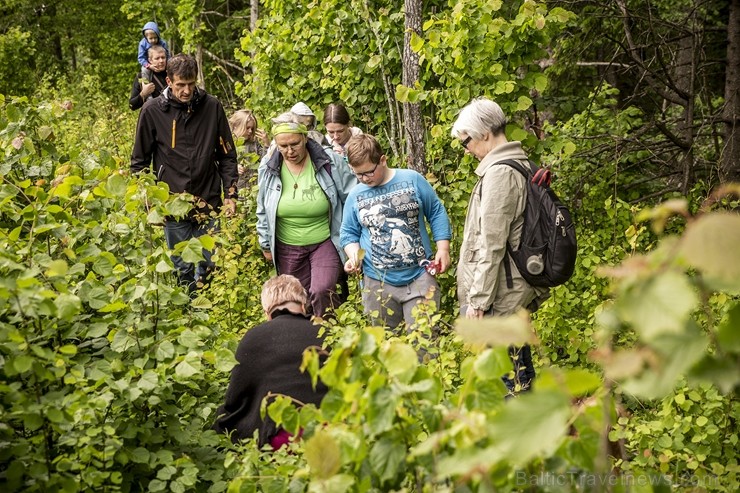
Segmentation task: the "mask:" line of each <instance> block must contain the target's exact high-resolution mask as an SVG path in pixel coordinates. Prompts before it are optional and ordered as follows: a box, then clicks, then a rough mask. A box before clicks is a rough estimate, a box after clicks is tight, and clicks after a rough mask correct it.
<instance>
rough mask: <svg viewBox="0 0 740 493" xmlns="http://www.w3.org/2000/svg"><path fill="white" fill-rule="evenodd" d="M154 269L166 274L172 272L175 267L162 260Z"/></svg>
mask: <svg viewBox="0 0 740 493" xmlns="http://www.w3.org/2000/svg"><path fill="white" fill-rule="evenodd" d="M154 269H155V270H156V271H157V272H159V273H160V274H164V273H166V272H172V270H173V269H174V267H173V266H172V264H171V263H170V262H167V261H166V260H160V261H159V262H158V263H157V266H156V267H155V268H154Z"/></svg>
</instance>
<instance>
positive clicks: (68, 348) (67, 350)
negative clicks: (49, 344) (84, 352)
mask: <svg viewBox="0 0 740 493" xmlns="http://www.w3.org/2000/svg"><path fill="white" fill-rule="evenodd" d="M59 352H60V353H62V354H66V355H68V356H74V355H75V354H77V346H75V345H74V344H65V345H64V346H61V347H60V348H59Z"/></svg>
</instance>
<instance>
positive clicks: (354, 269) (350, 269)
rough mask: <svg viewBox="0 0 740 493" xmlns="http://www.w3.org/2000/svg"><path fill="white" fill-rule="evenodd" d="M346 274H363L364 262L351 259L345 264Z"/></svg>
mask: <svg viewBox="0 0 740 493" xmlns="http://www.w3.org/2000/svg"><path fill="white" fill-rule="evenodd" d="M344 272H346V273H347V274H359V273H360V272H362V262H358V261H357V258H349V259H347V261H346V262H345V263H344Z"/></svg>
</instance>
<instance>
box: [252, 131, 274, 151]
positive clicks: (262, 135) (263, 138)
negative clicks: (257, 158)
mask: <svg viewBox="0 0 740 493" xmlns="http://www.w3.org/2000/svg"><path fill="white" fill-rule="evenodd" d="M254 136H255V138H256V139H257V140H259V141H260V142H261V143H262V145H263V146H265V147H267V146H269V145H270V138H269V137H268V136H267V132H265V131H264V130H262V129H261V128H258V129H257V130H255V131H254Z"/></svg>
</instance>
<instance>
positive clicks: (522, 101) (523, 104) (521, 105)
mask: <svg viewBox="0 0 740 493" xmlns="http://www.w3.org/2000/svg"><path fill="white" fill-rule="evenodd" d="M531 107H532V100H531V99H530V98H528V97H527V96H519V98H518V99H517V104H516V111H525V110H528V109H529V108H531Z"/></svg>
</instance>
